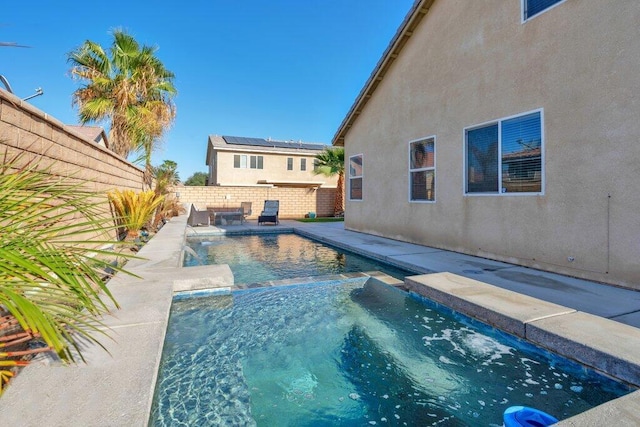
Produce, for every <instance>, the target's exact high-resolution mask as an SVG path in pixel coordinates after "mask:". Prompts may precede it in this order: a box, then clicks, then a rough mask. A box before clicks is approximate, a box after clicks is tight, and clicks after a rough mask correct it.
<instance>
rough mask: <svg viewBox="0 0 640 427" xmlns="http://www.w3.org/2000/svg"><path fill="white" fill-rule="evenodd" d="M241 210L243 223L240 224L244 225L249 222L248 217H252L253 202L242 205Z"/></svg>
mask: <svg viewBox="0 0 640 427" xmlns="http://www.w3.org/2000/svg"><path fill="white" fill-rule="evenodd" d="M240 209H241V210H242V221H240V223H243V222H245V221H246V220H247V217H248V216H249V215H251V202H242V203H240Z"/></svg>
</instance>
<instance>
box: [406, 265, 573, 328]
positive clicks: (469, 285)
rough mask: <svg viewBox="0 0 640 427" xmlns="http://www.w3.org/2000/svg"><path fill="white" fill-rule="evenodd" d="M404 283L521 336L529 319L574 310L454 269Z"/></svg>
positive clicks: (430, 297) (408, 278) (532, 319)
mask: <svg viewBox="0 0 640 427" xmlns="http://www.w3.org/2000/svg"><path fill="white" fill-rule="evenodd" d="M405 286H406V288H407V290H409V291H412V292H415V293H417V294H420V295H422V296H425V297H427V298H429V299H432V300H433V301H435V302H438V303H440V304H443V305H446V306H447V307H449V308H452V309H453V310H456V311H459V312H461V313H463V314H466V315H467V316H471V317H473V318H476V319H478V320H480V321H483V322H485V323H487V324H489V325H491V326H495V327H496V328H498V329H501V330H503V331H505V332H509V333H511V334H513V335H516V336H518V337H521V338H525V337H526V324H527V323H529V322H532V321H535V320H538V319H543V318H549V317H554V316H559V315H564V314H567V313H573V312H575V310H573V309H570V308H567V307H563V306H561V305H557V304H553V303H550V302H546V301H542V300H539V299H536V298H532V297H528V296H526V295H522V294H518V293H516V292H512V291H509V290H506V289H502V288H498V287H497V286H493V285H489V284H487V283H483V282H480V281H477V280H473V279H469V278H466V277H462V276H458V275H457V274H452V273H435V274H424V275H420V276H410V277H407V278H406V279H405Z"/></svg>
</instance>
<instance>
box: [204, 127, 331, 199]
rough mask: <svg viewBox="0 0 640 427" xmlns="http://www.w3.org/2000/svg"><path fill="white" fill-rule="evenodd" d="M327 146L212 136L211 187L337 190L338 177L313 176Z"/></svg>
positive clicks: (208, 163) (210, 141)
mask: <svg viewBox="0 0 640 427" xmlns="http://www.w3.org/2000/svg"><path fill="white" fill-rule="evenodd" d="M327 147H328V146H327V145H324V144H310V143H306V142H293V141H275V140H271V139H262V138H244V137H237V136H217V135H212V136H209V143H208V146H207V166H209V179H208V185H219V186H272V187H314V188H317V187H335V186H336V184H337V177H331V178H327V177H325V176H323V175H316V174H314V165H315V162H314V160H315V156H316V154H318V153H321V152H322V150H324V149H325V148H327Z"/></svg>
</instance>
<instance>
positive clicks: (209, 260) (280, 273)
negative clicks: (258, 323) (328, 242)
mask: <svg viewBox="0 0 640 427" xmlns="http://www.w3.org/2000/svg"><path fill="white" fill-rule="evenodd" d="M187 245H188V247H190V248H191V249H192V250H193V252H194V253H195V254H196V255H197V256H196V257H194V256H193V255H192V254H190V253H188V252H186V253H185V259H184V266H195V265H199V264H200V263H202V264H228V265H229V267H230V268H231V271H232V272H233V275H234V281H235V283H236V284H252V283H265V282H268V281H271V280H284V279H293V278H298V277H312V276H324V275H335V274H341V273H354V272H362V271H374V270H378V271H382V272H383V273H386V274H388V275H390V276H392V277H395V278H397V279H404V277H405V276H407V275H412V274H415V273H411V272H409V271H406V270H402V269H399V268H394V267H392V266H390V265H387V264H382V263H380V262H376V261H374V260H372V259H369V258H366V257H363V256H360V255H356V254H354V253H351V252H347V251H341V250H339V249H334V248H332V247H329V246H325V245H323V244H322V243H319V242H316V241H313V240H310V239H307V238H305V237H302V236H299V235H296V234H288V233H287V234H261V235H253V236H207V237H205V238H191V239H189V241H188V242H187Z"/></svg>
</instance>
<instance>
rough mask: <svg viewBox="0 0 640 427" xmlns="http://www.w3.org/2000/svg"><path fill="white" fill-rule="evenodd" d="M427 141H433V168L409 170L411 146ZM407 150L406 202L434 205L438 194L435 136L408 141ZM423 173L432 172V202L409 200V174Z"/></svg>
mask: <svg viewBox="0 0 640 427" xmlns="http://www.w3.org/2000/svg"><path fill="white" fill-rule="evenodd" d="M429 140H433V166H429V167H423V168H416V169H411V144H414V143H416V142H423V141H424V142H426V141H429ZM407 150H408V153H409V154H408V159H409V168H408V169H409V181H408V184H409V185H408V196H407V197H408V200H409V203H435V202H436V195H437V194H438V192H437V185H438V182H437V179H436V136H435V135H431V136H425V137H423V138H418V139H414V140H411V141H409V143H408V144H407ZM423 171H433V179H434V183H433V193H434V194H433V200H414V199H412V198H411V173H412V172H423Z"/></svg>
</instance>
